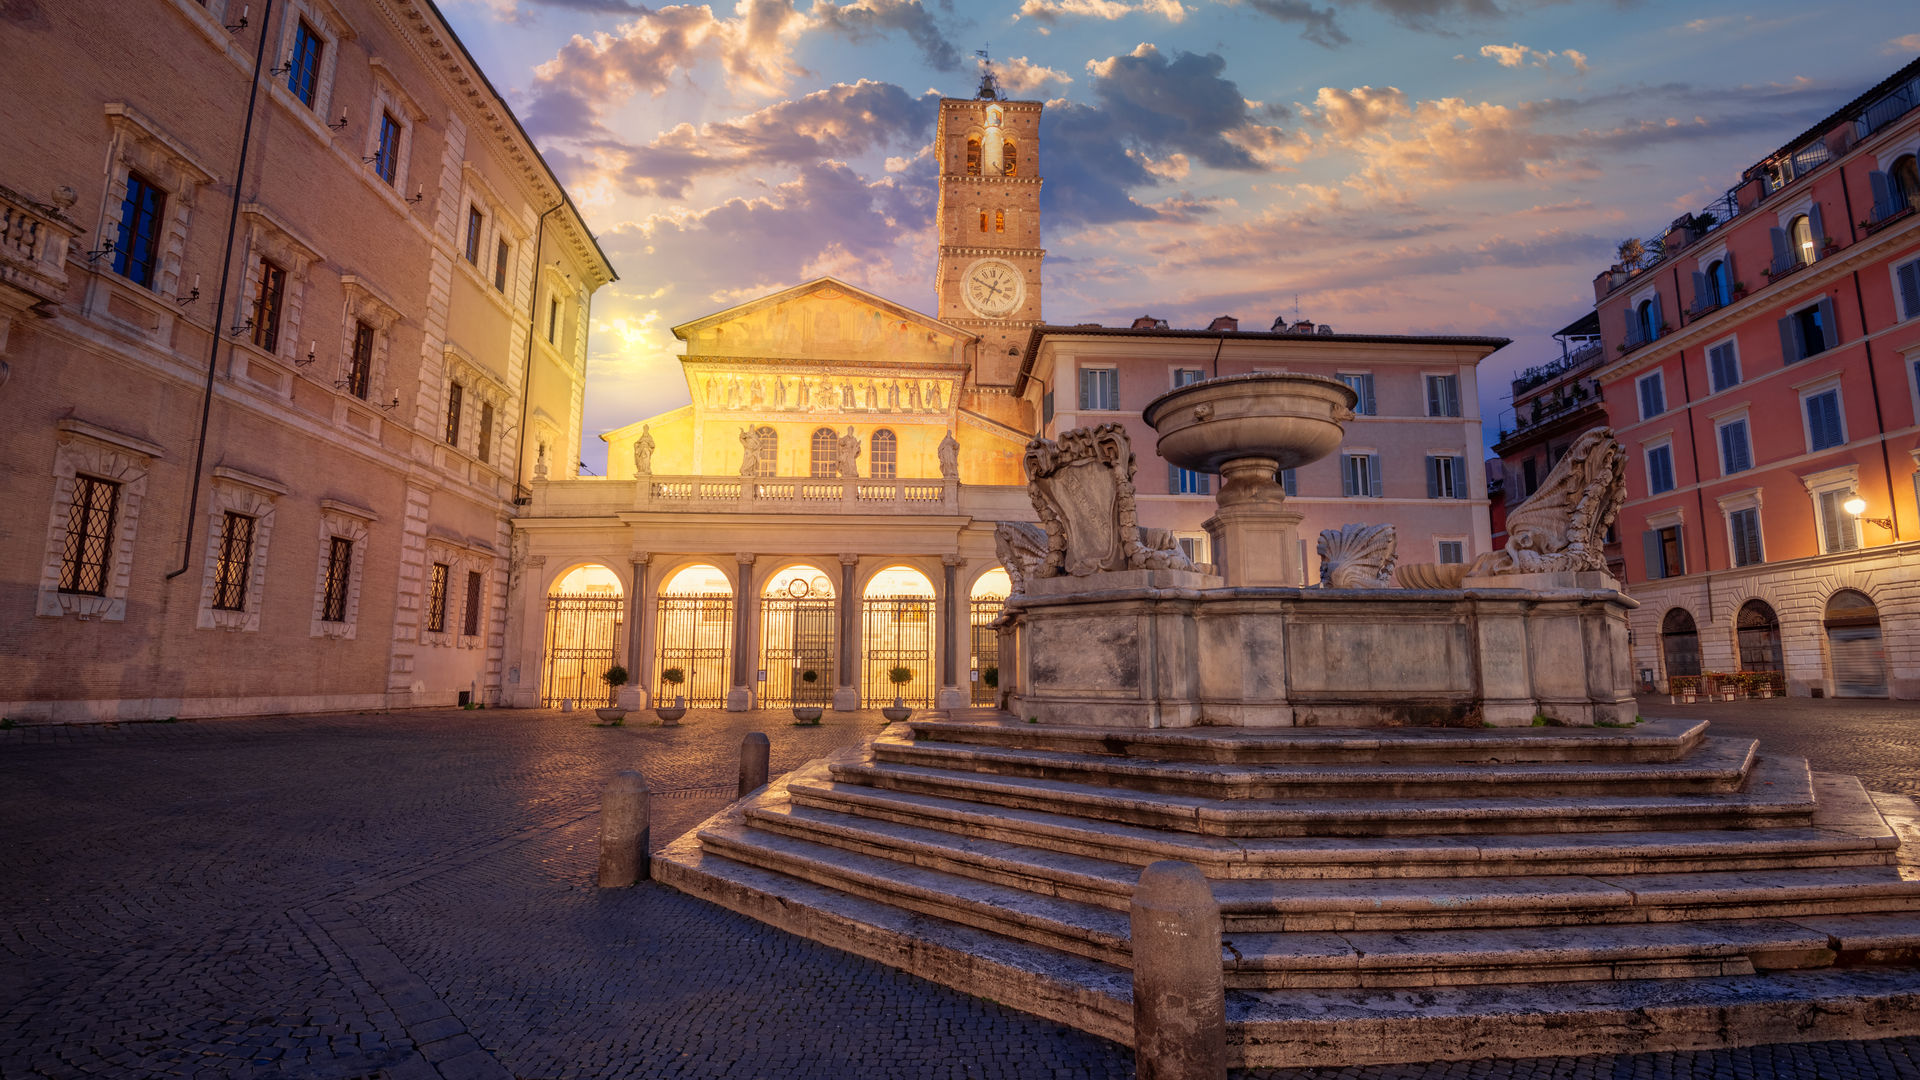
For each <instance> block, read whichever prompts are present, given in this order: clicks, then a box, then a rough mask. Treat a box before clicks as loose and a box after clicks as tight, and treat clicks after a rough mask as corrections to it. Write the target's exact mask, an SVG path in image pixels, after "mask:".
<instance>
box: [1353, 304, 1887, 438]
mask: <svg viewBox="0 0 1920 1080" xmlns="http://www.w3.org/2000/svg"><path fill="white" fill-rule="evenodd" d="M1917 306H1920V305H1917ZM1360 386H1361V395H1360V396H1361V399H1362V400H1361V402H1360V404H1362V405H1365V406H1366V409H1365V412H1366V414H1367V415H1368V416H1373V415H1376V414H1377V413H1378V412H1379V409H1378V408H1377V407H1376V406H1375V405H1374V403H1373V374H1372V373H1371V372H1369V373H1368V374H1365V375H1362V376H1360Z"/></svg>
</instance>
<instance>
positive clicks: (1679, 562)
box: [1654, 525, 1687, 577]
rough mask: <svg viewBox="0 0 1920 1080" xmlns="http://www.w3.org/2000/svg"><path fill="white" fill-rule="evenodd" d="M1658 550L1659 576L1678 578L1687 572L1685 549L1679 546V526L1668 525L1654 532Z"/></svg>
mask: <svg viewBox="0 0 1920 1080" xmlns="http://www.w3.org/2000/svg"><path fill="white" fill-rule="evenodd" d="M1654 537H1655V538H1656V539H1657V540H1658V541H1659V548H1660V576H1661V577H1679V576H1680V575H1682V574H1684V573H1686V572H1687V553H1686V549H1685V548H1683V547H1681V546H1680V526H1678V525H1669V526H1667V527H1666V528H1664V529H1658V530H1655V532H1654Z"/></svg>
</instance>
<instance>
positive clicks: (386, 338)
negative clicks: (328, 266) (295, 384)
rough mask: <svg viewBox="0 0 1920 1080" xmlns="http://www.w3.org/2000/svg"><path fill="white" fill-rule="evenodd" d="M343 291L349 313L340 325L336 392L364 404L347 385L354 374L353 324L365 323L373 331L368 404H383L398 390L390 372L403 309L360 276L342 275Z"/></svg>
mask: <svg viewBox="0 0 1920 1080" xmlns="http://www.w3.org/2000/svg"><path fill="white" fill-rule="evenodd" d="M340 287H341V289H342V290H343V291H344V292H345V293H346V295H347V310H346V317H345V318H344V319H342V320H341V321H340V354H339V357H340V359H339V374H338V375H337V376H336V377H335V379H334V381H333V386H334V389H335V390H336V391H338V392H339V394H340V396H342V397H345V398H349V399H351V400H354V401H359V400H361V399H360V398H358V397H355V396H354V394H353V393H352V391H351V390H349V389H348V385H347V384H348V379H349V377H350V376H351V374H352V372H353V335H354V332H355V326H354V324H355V323H366V324H367V326H368V328H369V329H371V330H372V331H373V362H372V363H371V364H369V365H368V371H367V397H366V403H367V404H368V405H372V404H374V403H375V402H384V401H386V400H387V394H389V393H392V392H395V390H396V389H397V388H396V387H394V386H393V385H392V384H391V381H390V379H389V378H388V371H387V369H388V352H389V347H390V346H391V344H392V339H393V334H392V329H393V326H394V324H395V323H398V322H399V321H400V309H399V308H397V307H395V306H394V305H393V303H392V302H391V301H390V300H388V299H387V298H386V297H385V296H384V295H383V294H381V293H380V292H379V291H378V290H376V289H374V287H373V286H371V285H369V284H368V283H367V280H366V279H365V278H363V277H360V276H358V275H355V274H345V275H342V276H341V278H340Z"/></svg>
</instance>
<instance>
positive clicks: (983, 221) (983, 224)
mask: <svg viewBox="0 0 1920 1080" xmlns="http://www.w3.org/2000/svg"><path fill="white" fill-rule="evenodd" d="M980 231H981V232H986V231H987V209H986V207H984V206H983V207H981V208H980Z"/></svg>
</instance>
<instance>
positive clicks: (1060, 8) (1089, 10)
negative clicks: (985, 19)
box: [1014, 0, 1187, 34]
mask: <svg viewBox="0 0 1920 1080" xmlns="http://www.w3.org/2000/svg"><path fill="white" fill-rule="evenodd" d="M1133 14H1146V15H1158V16H1160V17H1161V18H1163V19H1166V20H1167V21H1168V22H1173V23H1177V22H1181V21H1183V20H1184V19H1186V17H1187V9H1186V8H1184V7H1182V6H1181V5H1180V2H1179V0H1026V3H1023V4H1021V5H1020V13H1019V14H1018V15H1015V16H1014V18H1015V19H1016V20H1018V19H1032V20H1033V21H1034V22H1037V23H1039V24H1040V27H1041V29H1040V32H1041V33H1043V34H1044V33H1046V32H1047V28H1049V27H1051V26H1053V25H1055V24H1057V23H1059V22H1061V21H1062V20H1064V19H1070V18H1081V19H1104V20H1106V21H1108V22H1112V21H1114V20H1116V19H1123V18H1126V17H1127V16H1128V15H1133Z"/></svg>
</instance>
